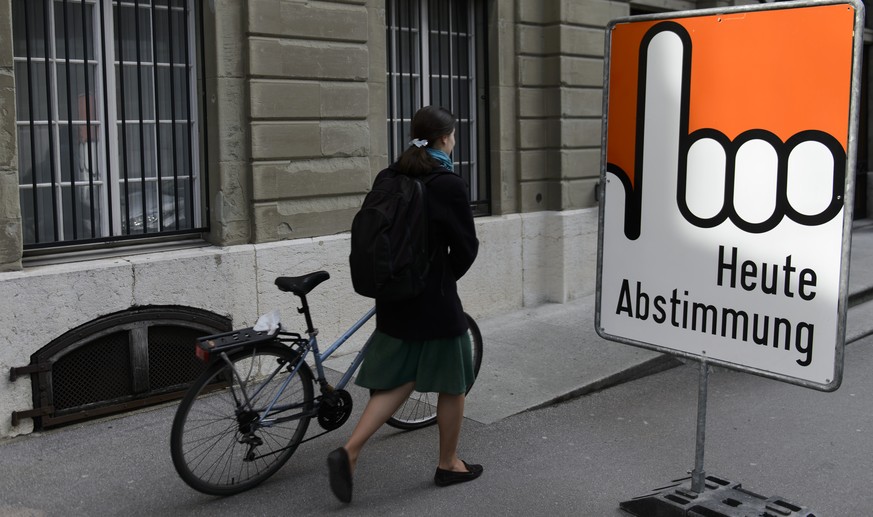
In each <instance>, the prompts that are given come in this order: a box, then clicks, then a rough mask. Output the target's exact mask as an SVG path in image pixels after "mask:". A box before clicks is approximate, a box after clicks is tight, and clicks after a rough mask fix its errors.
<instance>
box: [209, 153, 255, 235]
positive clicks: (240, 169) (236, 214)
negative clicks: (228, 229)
mask: <svg viewBox="0 0 873 517" xmlns="http://www.w3.org/2000/svg"><path fill="white" fill-rule="evenodd" d="M250 175H251V170H250V168H249V166H247V165H246V164H244V163H241V162H221V163H219V164H218V181H217V182H216V183H217V186H218V189H219V193H220V198H219V199H217V202H216V203H213V205H212V209H213V211H215V210H218V212H219V214H220V219H221V220H222V221H223V222H224V223H230V222H231V221H247V220H248V219H249V206H248V204H249V200H250V198H251V193H250V188H249V185H250V184H251V180H250V179H249V178H250ZM213 177H215V176H214V175H213Z"/></svg>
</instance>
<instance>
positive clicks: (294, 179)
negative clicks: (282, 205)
mask: <svg viewBox="0 0 873 517" xmlns="http://www.w3.org/2000/svg"><path fill="white" fill-rule="evenodd" d="M252 176H253V180H252V184H253V187H254V191H253V198H254V200H255V201H263V200H269V199H291V198H299V197H314V196H325V195H338V194H360V193H362V192H365V191H367V190H368V189H369V188H370V183H371V180H370V161H369V159H368V158H366V157H355V158H333V159H326V160H298V161H291V162H269V163H268V162H260V163H255V164H253V165H252Z"/></svg>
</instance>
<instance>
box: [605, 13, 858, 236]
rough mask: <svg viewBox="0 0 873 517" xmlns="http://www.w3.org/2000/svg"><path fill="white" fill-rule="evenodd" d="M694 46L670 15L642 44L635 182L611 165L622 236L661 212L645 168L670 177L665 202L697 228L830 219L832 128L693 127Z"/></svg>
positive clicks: (838, 200)
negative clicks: (621, 195) (620, 203)
mask: <svg viewBox="0 0 873 517" xmlns="http://www.w3.org/2000/svg"><path fill="white" fill-rule="evenodd" d="M691 53H692V44H691V38H690V36H689V34H688V32H687V31H686V30H685V28H684V27H683V26H682V25H679V24H678V23H675V22H663V23H660V24H658V25H655V26H654V27H653V28H652V29H650V30H649V31H648V32H647V33H646V35H645V37H644V38H643V41H642V43H641V46H640V58H639V71H640V72H639V77H640V79H641V80H640V82H639V89H638V95H637V110H638V120H639V121H641V122H642V124H641V126H639V127H637V128H636V138H635V152H636V158H637V160H636V162H635V170H634V176H633V178H634V181H633V184H632V183H631V178H630V177H629V175H628V174H627V173H626V172H625V171H624V170H622V168H621V167H620V166H619V165H617V164H614V163H608V164H607V170H608V171H609V172H610V173H612V174H613V175H615V176H617V178H618V179H619V180H620V181H622V184H623V186H624V189H625V194H626V201H625V203H626V204H625V216H624V218H625V229H624V233H625V236H626V237H627V238H628V239H636V238H638V237H639V235H640V231H641V225H642V222H643V220H645V219H647V217H646V216H658V215H659V214H658V213H657V212H654V211H653V210H654V208H655V207H651V206H648V205H651V204H655V203H659V202H664V201H668V200H667V199H666V198H663V197H661V193H660V192H656V196H657V197H655V196H652V195H647V194H648V193H649V192H652V191H658V190H661V189H660V188H659V187H658V186H650V184H648V183H647V182H646V179H647V178H648V177H649V176H654V178H653V181H662V180H661V179H659V178H665V177H668V176H669V177H672V178H675V188H676V190H675V194H674V195H673V196H670V199H669V200H673V199H675V204H676V207H677V208H678V210H679V213H681V215H682V216H683V217H684V219H685V220H686V221H687V222H688V223H690V224H692V225H694V226H697V227H699V228H712V227H716V226H718V225H720V224H722V223H724V222H725V221H730V222H731V223H733V224H734V225H735V226H736V227H737V228H740V229H742V230H743V231H745V232H748V233H764V232H769V231H770V230H773V229H774V228H776V226H778V225H779V223H781V222H782V220H783V219H784V218H786V217H787V218H788V219H790V220H792V221H794V222H795V223H798V224H801V225H806V226H816V225H819V224H822V223H825V222H827V221H829V220H831V219H833V218H834V217H836V216H837V214H839V213H840V211H841V210H842V208H843V194H844V193H843V189H844V183H845V173H846V170H845V165H846V152H845V150H844V149H843V147H842V145H841V144H840V142H839V141H838V140H837V139H836V138H834V137H833V136H831V135H829V134H827V133H825V132H823V131H820V130H815V129H808V130H803V131H799V132H797V133H795V134H793V135H791V136H790V137H789V138H788V139H787V140H786V141H784V142H783V141H782V140H781V139H780V137H779V136H778V135H776V134H774V133H773V132H771V131H769V130H767V129H758V128H750V129H747V130H745V131H743V132H742V133H740V134H739V135H737V136H736V137H734V138H730V137H729V136H727V135H726V134H725V133H724V132H722V131H720V130H718V129H715V128H709V127H706V128H700V129H696V130H694V131H689V111H690V103H689V101H690V97H691V91H690V90H691V88H690V83H691V80H690V79H691ZM811 101H812V99H811ZM672 184H673V183H672V182H671V185H672ZM644 193H645V194H644ZM653 224H657V219H655V220H653Z"/></svg>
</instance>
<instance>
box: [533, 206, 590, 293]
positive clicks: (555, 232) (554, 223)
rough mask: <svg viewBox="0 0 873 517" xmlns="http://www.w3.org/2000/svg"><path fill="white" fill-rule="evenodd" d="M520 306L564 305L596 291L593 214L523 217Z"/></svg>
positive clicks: (569, 211) (580, 212) (578, 213)
mask: <svg viewBox="0 0 873 517" xmlns="http://www.w3.org/2000/svg"><path fill="white" fill-rule="evenodd" d="M522 221H523V227H522V239H523V242H524V244H523V257H522V261H523V263H524V275H523V278H524V288H523V289H524V306H525V307H534V306H537V305H540V304H543V303H547V302H557V303H564V302H567V301H569V300H571V299H574V298H580V297H583V296H587V295H590V294H592V293H593V292H594V290H595V287H596V264H597V225H598V222H597V221H598V219H597V210H596V209H586V210H564V211H560V212H540V213H537V214H525V215H524V216H523V218H522Z"/></svg>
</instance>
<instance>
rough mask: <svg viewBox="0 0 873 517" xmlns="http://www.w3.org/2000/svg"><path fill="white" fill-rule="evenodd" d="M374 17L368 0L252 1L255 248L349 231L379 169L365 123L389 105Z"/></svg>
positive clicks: (370, 124) (373, 128) (381, 152)
mask: <svg viewBox="0 0 873 517" xmlns="http://www.w3.org/2000/svg"><path fill="white" fill-rule="evenodd" d="M378 13H379V11H378V10H376V9H373V8H369V9H368V7H367V5H366V2H365V1H364V0H360V1H343V2H337V1H334V2H299V1H292V0H249V2H248V22H247V27H246V30H247V33H248V36H247V41H248V55H247V58H248V59H247V61H248V70H247V81H248V88H249V112H250V115H251V125H250V130H251V159H252V162H251V167H252V171H251V174H252V203H253V217H252V222H253V236H252V237H253V241H254V242H270V241H276V240H281V239H294V238H300V237H311V236H316V235H324V234H331V233H336V232H338V231H345V230H348V228H349V226H350V223H351V219H352V217H353V216H354V213H355V212H356V211H357V209H358V207H360V203H361V200H362V198H363V193H364V192H366V190H368V189H369V187H370V184H371V180H372V173H373V171H378V169H377V167H379V166H380V165H381V164H383V163H385V159H384V157H385V153H386V152H387V150H386V149H385V148H384V146H379V147H375V144H377V143H380V140H379V139H376V141H375V142H374V141H373V136H372V135H371V133H372V132H380V133H384V132H385V129H384V128H383V126H385V121H384V115H383V116H382V117H377V116H374V115H371V114H375V113H384V106H385V102H386V101H385V99H384V98H383V97H382V94H383V93H384V89H382V88H379V85H380V84H384V82H385V79H384V75H385V68H384V63H383V62H384V41H383V40H384V27H382V28H381V29H380V28H379V26H380V23H379V22H380V21H381V22H382V23H384V20H380V19H379V17H378ZM371 56H373V57H372V58H371ZM371 59H372V62H371ZM375 63H383V64H382V65H381V66H376V65H375ZM374 66H375V70H373V67H374ZM371 89H372V90H373V91H371ZM374 105H375V107H374ZM379 108H382V109H379Z"/></svg>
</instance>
